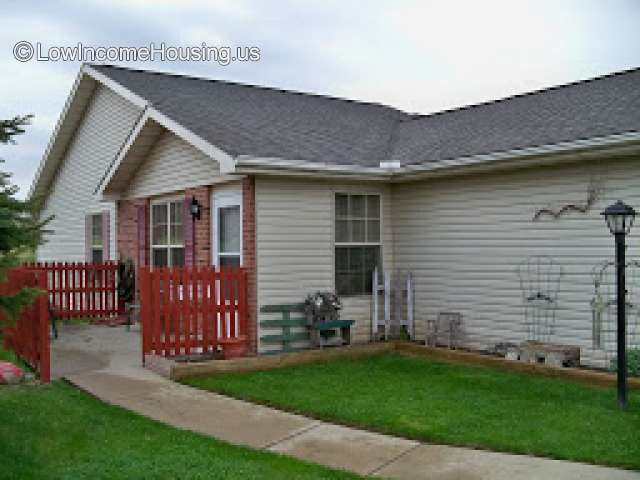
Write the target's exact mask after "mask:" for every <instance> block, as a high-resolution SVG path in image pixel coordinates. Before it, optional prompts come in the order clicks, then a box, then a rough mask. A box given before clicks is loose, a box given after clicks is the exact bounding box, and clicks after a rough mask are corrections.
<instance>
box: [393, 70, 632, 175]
mask: <svg viewBox="0 0 640 480" xmlns="http://www.w3.org/2000/svg"><path fill="white" fill-rule="evenodd" d="M630 131H640V69H635V70H629V71H626V72H620V73H617V74H612V75H607V76H604V77H600V78H596V79H591V80H585V81H581V82H576V83H572V84H568V85H562V86H558V87H553V88H549V89H546V90H541V91H538V92H532V93H527V94H523V95H516V96H513V97H509V98H505V99H502V100H497V101H494V102H488V103H484V104H480V105H475V106H470V107H465V108H460V109H457V110H451V111H445V112H441V113H436V114H433V115H427V116H420V117H417V118H415V119H413V120H411V121H409V122H402V123H401V124H400V126H399V128H398V129H397V131H396V134H395V137H394V139H395V140H394V146H393V149H392V152H393V153H392V155H393V158H394V159H396V160H399V161H400V162H401V163H403V164H414V163H425V162H437V161H439V160H446V159H451V158H456V157H462V156H470V155H478V154H485V153H493V152H503V151H507V150H512V149H520V148H526V147H534V146H541V145H550V144H556V143H561V142H568V141H574V140H581V139H587V138H594V137H601V136H607V135H612V134H616V133H626V132H630Z"/></svg>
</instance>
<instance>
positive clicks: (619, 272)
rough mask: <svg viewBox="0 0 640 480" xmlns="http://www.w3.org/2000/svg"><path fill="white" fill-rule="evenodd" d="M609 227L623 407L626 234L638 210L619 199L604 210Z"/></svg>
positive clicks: (619, 392) (620, 404)
mask: <svg viewBox="0 0 640 480" xmlns="http://www.w3.org/2000/svg"><path fill="white" fill-rule="evenodd" d="M602 215H604V218H605V220H606V222H607V226H608V227H609V231H610V232H611V234H612V235H613V236H614V237H615V241H616V290H617V298H616V310H617V317H618V319H617V320H618V325H617V331H618V333H617V337H618V338H617V343H618V358H617V363H618V365H617V370H618V405H619V406H620V408H621V409H624V408H626V406H627V346H626V339H627V338H626V335H627V325H626V323H627V316H626V312H625V309H626V297H627V295H626V294H627V289H626V285H625V269H626V260H625V248H626V245H625V236H626V235H627V234H628V233H629V231H630V230H631V226H632V225H633V221H634V220H635V218H636V211H635V210H634V209H633V208H632V207H630V206H629V205H627V204H626V203H624V202H622V201H621V200H618V201H617V202H616V203H614V204H613V205H609V206H608V207H607V208H606V209H605V210H604V212H602Z"/></svg>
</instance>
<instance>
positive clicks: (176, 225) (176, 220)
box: [151, 199, 184, 267]
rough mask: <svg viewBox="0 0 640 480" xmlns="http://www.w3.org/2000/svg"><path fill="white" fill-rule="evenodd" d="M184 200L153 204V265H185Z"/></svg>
mask: <svg viewBox="0 0 640 480" xmlns="http://www.w3.org/2000/svg"><path fill="white" fill-rule="evenodd" d="M183 210H184V206H183V200H182V199H180V200H168V201H161V202H153V203H152V204H151V265H152V266H154V267H180V266H182V265H184V227H183V224H182V217H183V213H184V212H183Z"/></svg>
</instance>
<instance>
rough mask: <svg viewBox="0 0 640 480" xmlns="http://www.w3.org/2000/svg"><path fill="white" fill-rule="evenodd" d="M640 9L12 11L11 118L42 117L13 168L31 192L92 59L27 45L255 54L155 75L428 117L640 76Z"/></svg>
mask: <svg viewBox="0 0 640 480" xmlns="http://www.w3.org/2000/svg"><path fill="white" fill-rule="evenodd" d="M639 26H640V1H638V0H606V1H605V0H551V1H549V0H531V1H517V0H504V1H498V0H496V1H491V0H483V1H472V0H468V1H454V0H441V1H426V0H422V1H421V0H416V1H371V0H361V1H346V0H335V1H326V0H323V1H322V2H320V1H315V2H312V1H311V0H308V1H293V0H280V1H277V0H272V1H242V0H208V1H204V0H203V1H197V0H180V1H168V0H167V1H162V0H110V1H108V0H81V1H67V2H63V1H61V2H43V1H28V0H20V1H11V2H5V4H4V5H3V12H2V17H0V45H2V49H1V50H0V72H2V75H0V92H2V93H1V95H2V98H1V101H0V118H8V117H12V116H14V115H17V114H26V113H33V114H34V115H35V119H34V122H33V125H32V126H31V127H29V130H28V132H27V133H26V134H25V135H23V136H21V137H18V138H17V142H18V144H17V145H14V146H0V158H4V159H5V160H6V164H5V166H4V167H3V168H6V169H8V170H9V171H11V172H13V173H14V181H15V183H17V184H18V185H19V186H20V188H21V190H22V193H23V194H24V193H25V192H26V190H28V186H29V185H30V183H31V180H32V178H33V175H34V173H35V170H36V167H37V165H38V163H39V162H40V159H41V158H42V154H43V152H44V150H45V147H46V144H47V142H48V141H49V137H50V135H51V132H52V130H53V127H54V125H55V123H56V121H57V119H58V116H59V115H60V112H61V110H62V106H63V104H64V102H65V100H66V97H67V95H68V93H69V90H70V88H71V86H72V84H73V81H74V79H75V77H76V75H77V72H78V68H79V67H80V62H62V61H60V62H38V61H35V60H32V61H29V62H25V63H20V62H18V61H17V60H15V59H14V57H13V47H14V45H15V43H16V42H18V41H29V42H32V43H34V44H35V43H36V42H41V44H42V46H43V47H44V48H49V47H56V46H73V45H75V44H77V42H83V44H84V45H85V46H94V47H101V46H104V47H108V46H146V45H148V44H149V43H151V42H154V43H156V44H159V43H160V42H165V43H166V44H167V45H174V46H192V45H194V46H197V45H200V44H201V43H202V42H205V43H206V44H207V45H210V46H229V47H234V48H235V47H238V46H240V47H242V46H257V47H259V48H260V52H261V59H260V61H259V62H246V63H233V64H231V65H229V66H221V65H219V64H217V63H215V62H199V63H184V62H165V63H162V62H148V63H138V64H135V66H138V67H140V68H149V69H157V70H164V71H171V72H178V73H189V74H192V75H198V76H206V77H210V78H219V79H226V80H234V81H241V82H245V83H254V84H260V85H267V86H275V87H281V88H289V89H294V90H302V91H309V92H317V93H323V94H330V95H337V96H341V97H349V98H353V99H360V100H368V101H376V102H381V103H386V104H389V105H393V106H396V107H399V108H401V109H404V110H406V111H408V112H420V113H429V112H434V111H437V110H442V109H447V108H453V107H457V106H461V105H465V104H470V103H478V102H482V101H486V100H491V99H495V98H500V97H504V96H508V95H512V94H515V93H520V92H525V91H529V90H534V89H539V88H544V87H548V86H552V85H556V84H560V83H566V82H571V81H575V80H580V79H584V78H589V77H593V76H597V75H601V74H606V73H610V72H613V71H617V70H624V69H628V68H633V67H638V66H640V28H639Z"/></svg>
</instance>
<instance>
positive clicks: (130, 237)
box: [116, 199, 149, 269]
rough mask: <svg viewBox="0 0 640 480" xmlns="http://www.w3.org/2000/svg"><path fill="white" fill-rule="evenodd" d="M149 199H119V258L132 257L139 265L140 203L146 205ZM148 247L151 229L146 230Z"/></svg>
mask: <svg viewBox="0 0 640 480" xmlns="http://www.w3.org/2000/svg"><path fill="white" fill-rule="evenodd" d="M147 203H148V200H147V199H136V200H120V201H118V216H117V220H118V221H117V223H118V225H117V226H116V232H117V246H118V252H117V253H118V255H117V257H118V259H121V260H124V259H126V258H130V259H131V260H133V263H134V264H135V265H136V269H137V267H138V209H137V207H138V205H145V204H147ZM146 239H147V240H146V244H147V249H148V246H149V229H148V228H147V231H146ZM148 261H149V253H148V251H147V263H148Z"/></svg>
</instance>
